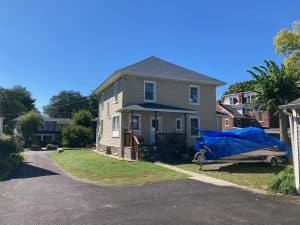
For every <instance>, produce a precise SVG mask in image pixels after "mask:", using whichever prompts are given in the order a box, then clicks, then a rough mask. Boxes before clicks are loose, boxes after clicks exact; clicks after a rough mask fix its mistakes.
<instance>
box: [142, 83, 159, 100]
mask: <svg viewBox="0 0 300 225" xmlns="http://www.w3.org/2000/svg"><path fill="white" fill-rule="evenodd" d="M144 101H145V102H155V101H156V82H155V81H147V80H145V81H144Z"/></svg>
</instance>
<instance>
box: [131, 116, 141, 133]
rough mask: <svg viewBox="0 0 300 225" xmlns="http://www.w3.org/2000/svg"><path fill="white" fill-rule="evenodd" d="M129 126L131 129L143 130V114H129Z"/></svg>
mask: <svg viewBox="0 0 300 225" xmlns="http://www.w3.org/2000/svg"><path fill="white" fill-rule="evenodd" d="M128 128H129V130H141V115H140V114H133V115H131V114H130V115H129V118H128Z"/></svg>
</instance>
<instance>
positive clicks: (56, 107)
mask: <svg viewBox="0 0 300 225" xmlns="http://www.w3.org/2000/svg"><path fill="white" fill-rule="evenodd" d="M86 108H88V99H87V97H84V96H82V95H81V94H80V93H79V92H78V91H61V92H60V93H59V94H58V95H55V96H52V97H51V99H50V103H49V104H48V105H47V106H45V107H44V112H45V113H46V114H47V115H48V116H49V117H58V118H70V117H71V116H72V114H73V113H74V112H77V111H78V110H81V109H86Z"/></svg>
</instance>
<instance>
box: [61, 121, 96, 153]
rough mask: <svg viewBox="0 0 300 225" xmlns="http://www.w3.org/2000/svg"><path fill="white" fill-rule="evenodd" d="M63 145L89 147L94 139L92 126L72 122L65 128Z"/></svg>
mask: <svg viewBox="0 0 300 225" xmlns="http://www.w3.org/2000/svg"><path fill="white" fill-rule="evenodd" d="M62 136H63V146H67V147H71V148H74V147H87V146H88V145H90V144H91V141H92V130H91V128H88V127H84V126H80V125H76V124H71V125H69V126H66V127H64V128H63V132H62Z"/></svg>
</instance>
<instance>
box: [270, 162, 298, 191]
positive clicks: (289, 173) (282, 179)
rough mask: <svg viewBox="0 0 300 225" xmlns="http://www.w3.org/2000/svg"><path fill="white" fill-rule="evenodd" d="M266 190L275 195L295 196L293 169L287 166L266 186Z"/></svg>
mask: <svg viewBox="0 0 300 225" xmlns="http://www.w3.org/2000/svg"><path fill="white" fill-rule="evenodd" d="M268 190H269V191H271V192H275V193H282V194H287V195H293V194H296V185H295V177H294V169H293V167H291V166H288V167H287V168H285V169H284V170H283V171H281V172H280V173H279V174H278V176H277V177H276V178H275V179H274V180H272V181H271V182H270V183H269V184H268Z"/></svg>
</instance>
